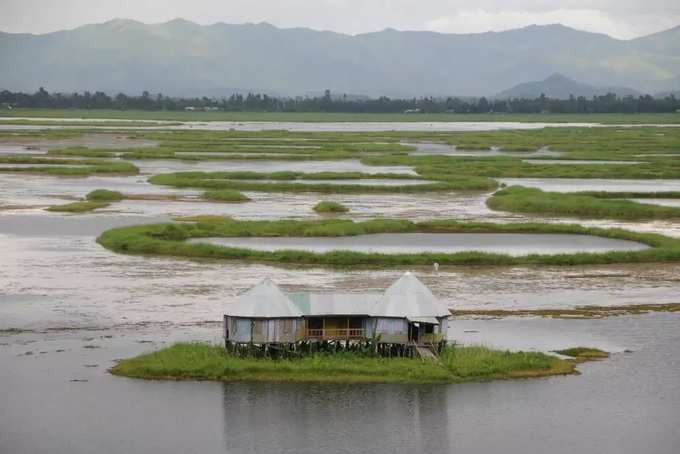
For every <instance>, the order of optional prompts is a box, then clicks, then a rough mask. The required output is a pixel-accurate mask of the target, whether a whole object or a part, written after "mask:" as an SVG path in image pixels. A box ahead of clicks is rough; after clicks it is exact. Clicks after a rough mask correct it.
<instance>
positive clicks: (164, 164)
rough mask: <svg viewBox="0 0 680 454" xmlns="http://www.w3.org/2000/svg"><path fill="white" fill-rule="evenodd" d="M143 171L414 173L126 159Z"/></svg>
mask: <svg viewBox="0 0 680 454" xmlns="http://www.w3.org/2000/svg"><path fill="white" fill-rule="evenodd" d="M129 162H131V163H133V164H134V165H136V166H137V167H139V170H140V172H142V173H144V174H150V175H156V174H159V173H170V172H190V171H202V172H364V173H370V174H375V173H399V174H406V175H416V172H415V171H414V170H413V168H412V167H409V166H369V165H366V164H363V163H362V162H361V161H359V160H358V159H342V160H337V161H292V160H279V161H277V160H275V159H272V160H264V159H252V160H236V159H234V160H225V161H181V160H151V159H140V160H131V161H129Z"/></svg>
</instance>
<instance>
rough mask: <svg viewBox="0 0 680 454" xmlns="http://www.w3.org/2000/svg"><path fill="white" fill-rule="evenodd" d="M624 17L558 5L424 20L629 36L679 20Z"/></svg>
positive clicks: (440, 25) (474, 27)
mask: <svg viewBox="0 0 680 454" xmlns="http://www.w3.org/2000/svg"><path fill="white" fill-rule="evenodd" d="M631 18H632V20H631V19H629V18H628V17H621V16H617V15H614V14H608V13H606V12H604V11H600V10H593V9H556V10H552V11H536V12H529V11H488V10H484V9H474V10H461V11H456V12H454V13H453V14H451V15H447V16H441V17H438V18H436V19H432V20H430V21H428V22H426V23H425V25H424V28H425V29H426V30H431V31H437V32H444V33H475V32H484V31H503V30H509V29H513V28H519V27H525V26H527V25H532V24H536V25H548V24H557V23H559V24H562V25H566V26H567V27H572V28H576V29H579V30H586V31H590V32H596V33H605V34H607V35H610V36H613V37H615V38H619V39H629V38H634V37H636V36H639V35H641V34H645V33H650V32H651V31H653V30H658V29H663V28H664V27H666V28H670V27H673V26H674V25H677V24H678V23H679V22H680V17H679V16H677V15H661V16H659V15H650V14H639V15H635V16H631Z"/></svg>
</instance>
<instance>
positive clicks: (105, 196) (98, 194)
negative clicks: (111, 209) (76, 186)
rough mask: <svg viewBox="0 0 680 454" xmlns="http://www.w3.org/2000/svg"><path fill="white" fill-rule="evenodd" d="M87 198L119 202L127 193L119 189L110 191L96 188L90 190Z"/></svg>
mask: <svg viewBox="0 0 680 454" xmlns="http://www.w3.org/2000/svg"><path fill="white" fill-rule="evenodd" d="M85 198H86V199H87V200H93V201H100V202H119V201H121V200H123V199H125V195H124V194H122V193H120V192H118V191H110V190H108V189H95V190H94V191H91V192H89V193H88V194H87V195H86V196H85Z"/></svg>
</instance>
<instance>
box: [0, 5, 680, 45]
mask: <svg viewBox="0 0 680 454" xmlns="http://www.w3.org/2000/svg"><path fill="white" fill-rule="evenodd" d="M117 17H119V18H128V19H136V20H139V21H142V22H165V21H167V20H170V19H174V18H176V17H182V18H185V19H188V20H191V21H194V22H197V23H200V24H211V23H214V22H227V23H243V22H263V21H264V22H270V23H272V24H274V25H277V26H280V27H296V26H299V27H310V28H315V29H323V30H333V31H338V32H343V33H350V34H356V33H362V32H368V31H376V30H382V29H384V28H387V27H392V28H396V29H399V30H433V31H440V32H451V33H469V32H482V31H489V30H494V31H499V30H505V29H509V28H517V27H522V26H525V25H530V24H552V23H562V24H564V25H567V26H570V27H574V28H578V29H581V30H588V31H595V32H600V33H606V34H608V35H611V36H614V37H617V38H633V37H636V36H640V35H646V34H649V33H653V32H656V31H660V30H665V29H667V28H671V27H674V26H676V25H680V0H559V1H558V0H476V1H474V2H471V1H469V0H0V30H3V31H8V32H31V33H45V32H50V31H55V30H61V29H64V28H74V27H77V26H79V25H83V24H88V23H97V22H105V21H107V20H109V19H113V18H117Z"/></svg>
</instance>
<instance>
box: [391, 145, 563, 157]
mask: <svg viewBox="0 0 680 454" xmlns="http://www.w3.org/2000/svg"><path fill="white" fill-rule="evenodd" d="M402 143H403V144H404V145H412V146H414V147H416V151H413V152H411V154H412V155H434V156H477V157H485V156H515V157H518V158H524V157H534V156H562V155H563V154H564V153H562V152H560V151H553V150H550V149H548V148H540V149H538V150H536V151H503V150H500V149H498V148H490V149H488V150H466V149H463V148H457V147H455V146H453V145H448V144H445V143H436V142H402Z"/></svg>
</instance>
